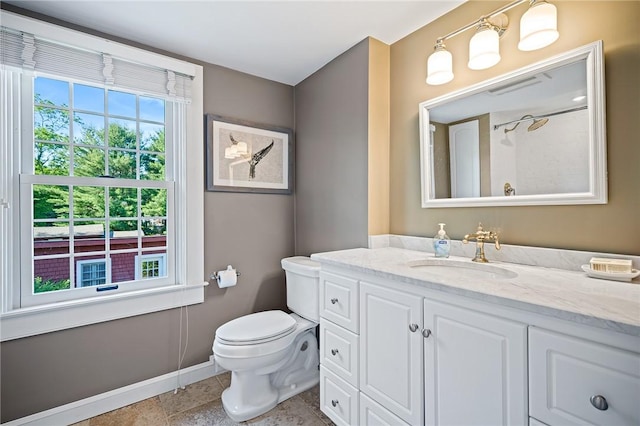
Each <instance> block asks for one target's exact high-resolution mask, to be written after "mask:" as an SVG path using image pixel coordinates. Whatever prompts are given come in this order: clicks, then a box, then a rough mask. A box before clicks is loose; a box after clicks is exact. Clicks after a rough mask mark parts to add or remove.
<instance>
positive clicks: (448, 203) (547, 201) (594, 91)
mask: <svg viewBox="0 0 640 426" xmlns="http://www.w3.org/2000/svg"><path fill="white" fill-rule="evenodd" d="M584 58H586V67H587V107H588V111H589V161H590V165H589V171H590V173H589V191H588V192H580V193H563V194H539V195H516V196H510V197H503V196H498V197H496V196H490V197H470V198H431V197H430V193H432V184H433V182H432V180H433V179H432V168H433V162H432V159H431V153H430V149H429V138H430V131H429V126H430V123H429V109H430V108H434V107H436V106H439V105H442V104H444V103H447V102H451V101H453V100H457V99H460V98H462V97H465V96H469V95H473V94H476V93H479V92H482V91H484V90H487V89H489V88H492V87H495V86H498V85H503V84H504V83H505V82H506V81H510V80H512V79H516V78H519V77H522V76H524V75H525V74H529V73H532V74H533V73H534V72H535V73H539V72H542V71H545V70H548V69H551V68H555V67H557V66H560V65H565V64H569V63H572V62H575V61H577V60H580V59H584ZM419 115H420V174H421V183H422V189H421V192H422V207H423V208H437V207H483V206H534V205H536V206H537V205H567V204H606V203H607V146H606V145H607V144H606V128H605V93H604V55H603V48H602V40H599V41H596V42H593V43H590V44H588V45H585V46H582V47H579V48H577V49H574V50H571V51H569V52H565V53H563V54H560V55H557V56H554V57H551V58H549V59H546V60H544V61H540V62H537V63H534V64H532V65H528V66H525V67H523V68H520V69H518V70H515V71H512V72H509V73H506V74H503V75H500V76H498V77H494V78H492V79H489V80H485V81H483V82H481V83H478V84H475V85H473V86H469V87H467V88H463V89H460V90H457V91H454V92H452V93H448V94H446V95H443V96H440V97H437V98H434V99H431V100H428V101H425V102H422V103H420V105H419Z"/></svg>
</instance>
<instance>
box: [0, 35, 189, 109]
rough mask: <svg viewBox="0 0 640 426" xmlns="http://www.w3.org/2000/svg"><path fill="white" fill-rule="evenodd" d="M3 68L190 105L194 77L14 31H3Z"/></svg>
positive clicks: (0, 44)
mask: <svg viewBox="0 0 640 426" xmlns="http://www.w3.org/2000/svg"><path fill="white" fill-rule="evenodd" d="M1 37H2V40H1V42H0V47H1V49H2V53H1V55H2V65H3V66H9V67H12V68H17V69H20V70H23V71H35V72H42V73H47V74H51V75H54V76H58V77H63V78H71V79H77V80H82V81H85V82H87V83H93V84H98V85H101V86H107V87H110V88H111V87H113V88H120V89H126V90H131V91H134V92H142V93H143V94H146V95H152V96H159V97H162V98H165V99H171V100H174V101H175V100H182V101H189V100H190V97H191V77H190V76H187V75H184V74H181V73H178V72H175V71H173V70H169V69H162V68H158V67H154V66H149V65H146V64H142V63H137V62H132V61H129V60H124V59H121V58H117V57H113V56H112V55H109V54H106V53H102V52H96V51H91V50H87V49H80V48H77V47H74V46H69V45H67V44H62V43H56V42H55V41H52V40H45V39H42V38H40V37H38V36H35V35H33V34H28V33H25V32H20V31H17V30H14V29H11V28H7V27H2V28H1Z"/></svg>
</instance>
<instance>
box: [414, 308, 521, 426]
mask: <svg viewBox="0 0 640 426" xmlns="http://www.w3.org/2000/svg"><path fill="white" fill-rule="evenodd" d="M424 312H425V318H424V327H425V329H427V330H429V331H430V332H431V335H429V337H427V338H425V339H424V344H425V352H424V353H425V412H426V414H425V416H426V422H425V423H426V424H427V425H467V426H471V425H495V426H497V425H526V424H528V423H529V417H528V410H527V326H526V325H525V324H520V323H517V322H513V321H509V320H505V319H502V318H497V317H494V316H492V315H487V314H483V313H479V312H476V311H472V310H469V309H464V308H461V307H458V306H454V305H449V304H446V303H442V302H436V301H432V300H425V302H424Z"/></svg>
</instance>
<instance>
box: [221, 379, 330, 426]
mask: <svg viewBox="0 0 640 426" xmlns="http://www.w3.org/2000/svg"><path fill="white" fill-rule="evenodd" d="M231 374H232V375H233V374H235V373H231ZM243 376H245V375H244V374H243ZM250 376H251V377H248V376H245V377H242V378H241V379H238V377H237V376H236V377H235V379H236V380H242V379H248V380H250V381H251V388H252V390H253V391H254V392H256V393H253V392H252V397H251V401H250V403H249V401H247V400H246V398H243V395H240V394H239V393H238V389H239V388H240V387H239V386H238V387H236V388H233V386H231V387H228V388H227V389H225V390H224V391H223V392H222V406H223V407H224V411H225V412H226V413H227V416H229V418H230V419H231V420H233V421H235V422H244V421H246V420H249V419H253V418H254V417H258V416H260V415H261V414H264V413H266V412H267V411H269V410H271V409H273V408H274V407H275V406H276V405H278V404H280V403H281V402H283V401H286V400H287V399H289V398H291V397H293V396H295V395H297V394H299V393H302V392H304V391H306V390H308V389H311V388H312V387H314V386H316V385H317V384H318V383H320V374H319V373H316V374H315V375H313V376H312V377H308V378H306V379H303V380H301V381H300V382H298V383H296V384H295V385H289V386H283V387H281V388H280V389H274V388H273V387H272V386H271V384H270V383H269V376H268V375H264V376H256V375H250ZM233 379H234V378H233V377H232V379H231V380H232V383H233ZM265 379H266V380H265ZM265 382H266V383H265ZM256 395H260V398H255V396H256Z"/></svg>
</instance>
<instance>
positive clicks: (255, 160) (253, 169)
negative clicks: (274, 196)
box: [249, 139, 273, 179]
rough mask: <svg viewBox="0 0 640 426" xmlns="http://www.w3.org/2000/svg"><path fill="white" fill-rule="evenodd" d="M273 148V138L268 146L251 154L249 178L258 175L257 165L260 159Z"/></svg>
mask: <svg viewBox="0 0 640 426" xmlns="http://www.w3.org/2000/svg"><path fill="white" fill-rule="evenodd" d="M271 148H273V139H272V140H271V143H270V144H269V145H268V146H266V147H264V148H262V149H261V150H260V151H258V152H256V153H255V154H253V155H252V156H251V160H249V179H254V178H255V177H256V166H257V165H258V163H259V162H260V160H262V159H263V158H264V157H266V156H267V154H268V153H269V151H271Z"/></svg>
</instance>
